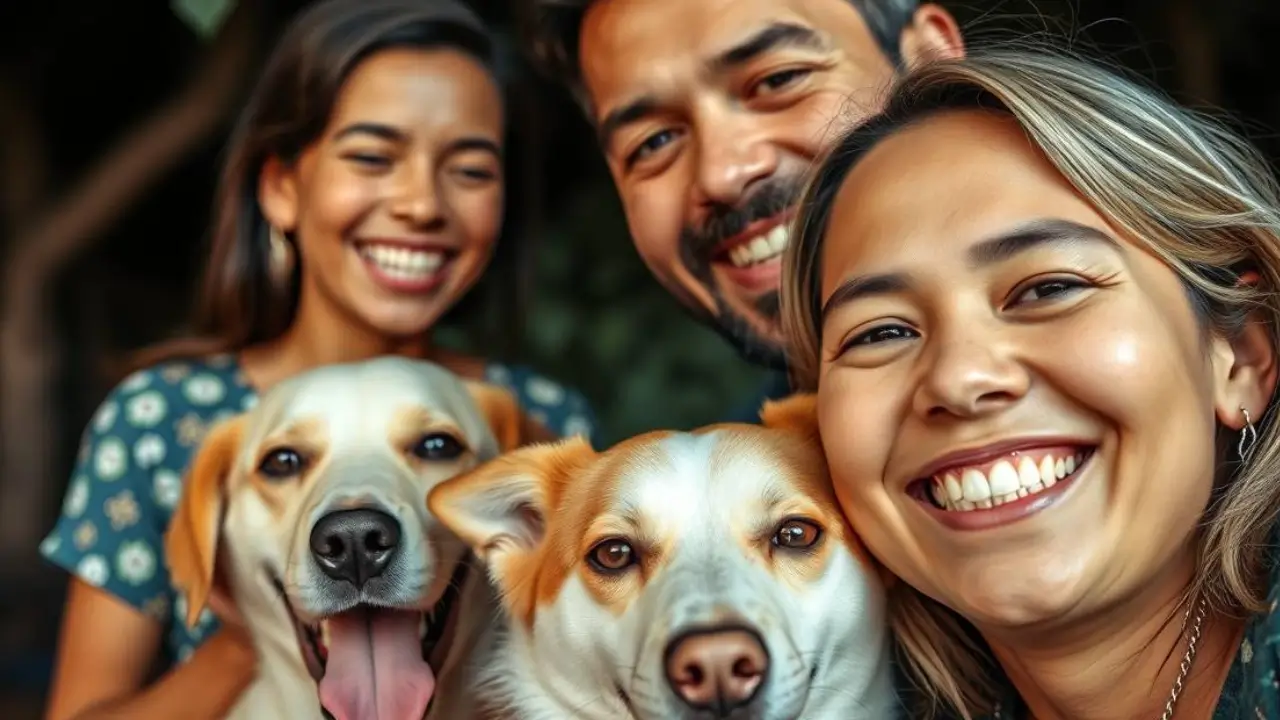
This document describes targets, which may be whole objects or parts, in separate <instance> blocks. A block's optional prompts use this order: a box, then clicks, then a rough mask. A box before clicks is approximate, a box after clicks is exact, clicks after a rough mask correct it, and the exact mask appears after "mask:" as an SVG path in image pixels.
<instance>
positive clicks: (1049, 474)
mask: <svg viewBox="0 0 1280 720" xmlns="http://www.w3.org/2000/svg"><path fill="white" fill-rule="evenodd" d="M1040 482H1042V483H1044V486H1045V487H1047V488H1049V487H1053V484H1054V483H1056V482H1058V474H1057V473H1056V472H1054V470H1053V458H1052V457H1051V456H1049V455H1045V456H1044V459H1043V460H1041V461H1040Z"/></svg>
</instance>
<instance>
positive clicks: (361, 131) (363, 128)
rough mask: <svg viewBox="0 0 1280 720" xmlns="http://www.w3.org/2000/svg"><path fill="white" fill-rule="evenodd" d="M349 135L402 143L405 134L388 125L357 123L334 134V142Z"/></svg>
mask: <svg viewBox="0 0 1280 720" xmlns="http://www.w3.org/2000/svg"><path fill="white" fill-rule="evenodd" d="M350 135H372V136H374V137H376V138H379V139H381V140H389V141H392V142H402V141H404V139H405V134H404V133H403V132H400V131H399V130H397V129H396V128H394V127H391V126H390V125H383V124H382V123H373V122H357V123H351V124H350V125H348V126H346V127H344V128H342V129H341V130H339V131H338V132H336V133H334V136H333V139H334V140H341V139H342V138H344V137H348V136H350Z"/></svg>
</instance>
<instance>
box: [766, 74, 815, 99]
mask: <svg viewBox="0 0 1280 720" xmlns="http://www.w3.org/2000/svg"><path fill="white" fill-rule="evenodd" d="M812 72H813V71H812V70H809V69H807V68H790V69H787V70H780V71H778V72H776V73H771V74H769V75H766V76H765V77H764V79H762V80H761V81H760V82H758V83H756V85H755V87H754V88H753V92H752V94H753V95H758V94H760V93H762V92H764V93H770V92H775V91H777V90H781V89H783V88H785V87H787V86H788V85H791V84H793V83H795V82H796V81H797V80H801V79H803V78H805V77H808V76H809V75H810V74H812Z"/></svg>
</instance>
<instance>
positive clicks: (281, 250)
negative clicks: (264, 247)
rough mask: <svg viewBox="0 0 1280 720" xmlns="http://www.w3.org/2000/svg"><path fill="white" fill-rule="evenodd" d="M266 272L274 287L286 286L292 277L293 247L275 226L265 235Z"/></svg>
mask: <svg viewBox="0 0 1280 720" xmlns="http://www.w3.org/2000/svg"><path fill="white" fill-rule="evenodd" d="M267 240H268V258H267V260H268V262H267V267H268V271H269V272H270V274H271V280H272V282H274V283H275V284H276V285H282V286H283V285H287V284H288V282H289V280H290V279H291V278H292V277H293V265H294V253H293V245H292V244H291V243H290V242H289V241H288V240H287V239H285V236H284V233H283V232H281V230H280V229H279V228H277V227H276V226H275V225H272V226H271V230H270V231H269V232H268V234H267Z"/></svg>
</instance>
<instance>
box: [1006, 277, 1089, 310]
mask: <svg viewBox="0 0 1280 720" xmlns="http://www.w3.org/2000/svg"><path fill="white" fill-rule="evenodd" d="M1084 287H1085V283H1083V282H1080V281H1078V280H1067V279H1065V278H1056V279H1053V280H1045V281H1042V282H1038V283H1036V284H1034V285H1031V286H1029V287H1027V288H1026V289H1025V290H1023V291H1022V292H1020V293H1018V294H1017V296H1016V297H1015V298H1014V302H1015V304H1016V303H1025V302H1040V301H1043V300H1049V299H1052V298H1061V297H1063V296H1065V295H1070V294H1072V293H1074V292H1077V291H1078V290H1081V289H1082V288H1084Z"/></svg>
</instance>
